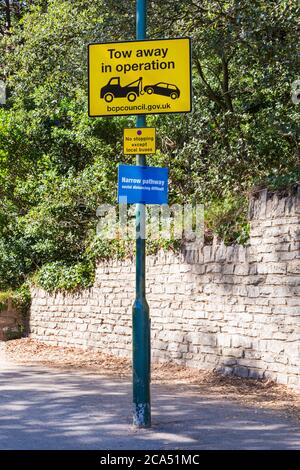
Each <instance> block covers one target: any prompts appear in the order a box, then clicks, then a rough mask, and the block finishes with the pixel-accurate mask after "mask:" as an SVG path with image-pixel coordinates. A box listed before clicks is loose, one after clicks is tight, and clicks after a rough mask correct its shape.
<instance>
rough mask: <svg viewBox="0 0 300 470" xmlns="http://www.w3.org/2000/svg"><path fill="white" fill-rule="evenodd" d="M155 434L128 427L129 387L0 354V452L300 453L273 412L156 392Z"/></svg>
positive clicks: (287, 425) (286, 424) (176, 389)
mask: <svg viewBox="0 0 300 470" xmlns="http://www.w3.org/2000/svg"><path fill="white" fill-rule="evenodd" d="M152 420H153V425H152V428H151V429H146V430H140V429H139V430H136V429H134V428H133V427H132V425H131V383H130V380H128V379H120V378H114V377H108V376H101V375H97V374H93V373H91V372H87V371H84V370H61V369H55V368H53V369H52V368H49V367H47V368H46V367H43V366H29V365H26V366H23V365H15V364H10V363H8V362H7V361H6V360H5V359H4V357H3V356H1V354H0V449H6V450H25V449H26V450H37V449H39V450H49V449H51V450H52V449H65V450H74V449H86V450H93V449H96V450H122V449H124V450H135V449H141V450H151V449H154V450H204V449H206V450H209V449H214V450H215V449H219V450H221V449H232V450H237V449H300V423H299V422H297V421H296V420H293V419H289V418H287V417H285V416H284V415H282V413H279V412H276V411H273V410H261V409H255V408H253V407H247V406H243V405H241V404H238V403H237V402H233V401H230V400H226V399H218V398H217V397H216V396H215V395H214V396H203V395H201V394H200V392H199V389H198V388H197V386H192V385H191V386H188V385H181V384H178V385H176V384H175V385H173V384H172V385H157V384H155V385H152Z"/></svg>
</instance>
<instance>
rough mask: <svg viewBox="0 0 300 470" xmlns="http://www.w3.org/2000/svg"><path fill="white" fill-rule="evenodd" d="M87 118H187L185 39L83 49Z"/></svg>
mask: <svg viewBox="0 0 300 470" xmlns="http://www.w3.org/2000/svg"><path fill="white" fill-rule="evenodd" d="M88 58H89V67H88V68H89V116H95V117H96V116H116V115H117V116H120V115H128V114H159V113H187V112H190V111H191V109H192V86H191V40H190V38H178V39H159V40H157V39H150V40H145V41H128V42H112V43H101V44H89V55H88Z"/></svg>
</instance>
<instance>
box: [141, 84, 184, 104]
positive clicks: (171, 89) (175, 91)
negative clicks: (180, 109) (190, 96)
mask: <svg viewBox="0 0 300 470" xmlns="http://www.w3.org/2000/svg"><path fill="white" fill-rule="evenodd" d="M144 91H145V93H148V95H152V93H155V94H156V95H163V96H170V98H172V100H176V99H177V98H179V96H180V90H179V88H178V87H177V86H176V85H172V84H171V83H164V82H159V83H156V84H155V85H146V86H145V88H144Z"/></svg>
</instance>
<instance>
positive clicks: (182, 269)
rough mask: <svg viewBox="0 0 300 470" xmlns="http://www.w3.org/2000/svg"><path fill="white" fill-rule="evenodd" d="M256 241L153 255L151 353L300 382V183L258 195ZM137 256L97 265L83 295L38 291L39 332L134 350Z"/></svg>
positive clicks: (253, 214)
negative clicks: (293, 187) (290, 189)
mask: <svg viewBox="0 0 300 470" xmlns="http://www.w3.org/2000/svg"><path fill="white" fill-rule="evenodd" d="M249 217H250V220H251V236H250V240H249V244H248V245H247V246H246V247H243V246H227V247H226V246H224V244H217V243H214V244H213V245H212V246H204V247H202V248H201V249H200V250H199V249H198V250H197V251H186V252H184V253H182V254H180V255H177V254H172V253H168V254H165V253H159V255H157V256H151V257H148V260H147V299H148V302H149V305H150V313H151V322H152V355H153V360H154V361H170V360H171V361H175V362H177V363H180V364H186V365H188V366H191V367H196V368H199V369H204V368H205V369H217V370H220V371H223V372H225V373H228V374H229V373H233V374H236V375H239V376H242V377H268V378H272V379H275V380H277V381H278V382H280V383H284V384H288V385H289V386H291V387H294V388H299V389H300V225H299V220H300V191H299V188H298V191H296V192H294V193H293V194H289V195H286V194H276V193H275V194H272V193H267V192H266V191H261V192H260V193H258V194H256V195H255V196H253V198H252V199H251V201H250V207H249ZM133 299H134V266H133V263H132V261H131V260H126V261H123V262H116V261H115V262H111V263H100V264H99V265H98V267H97V274H96V281H95V285H94V287H93V288H91V289H89V290H85V291H83V292H81V293H80V294H76V295H63V294H61V293H58V294H56V295H49V294H47V293H46V292H44V291H42V290H39V289H36V290H33V301H32V308H31V335H32V337H34V338H36V339H38V340H41V341H46V342H48V343H50V344H56V345H76V346H81V347H90V348H95V349H98V350H100V351H103V352H107V353H112V354H115V355H119V356H130V355H131V306H132V303H133Z"/></svg>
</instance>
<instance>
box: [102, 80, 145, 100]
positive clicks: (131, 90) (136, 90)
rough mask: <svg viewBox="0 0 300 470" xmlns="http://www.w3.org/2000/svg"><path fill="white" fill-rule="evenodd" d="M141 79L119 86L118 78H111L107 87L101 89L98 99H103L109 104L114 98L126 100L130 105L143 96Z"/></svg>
mask: <svg viewBox="0 0 300 470" xmlns="http://www.w3.org/2000/svg"><path fill="white" fill-rule="evenodd" d="M142 81H143V79H142V78H139V79H138V80H134V82H131V83H128V85H125V86H121V84H120V77H112V78H111V79H110V80H109V82H108V83H107V85H105V86H104V87H102V88H101V92H100V98H104V100H105V101H106V102H107V103H111V102H112V100H113V99H114V98H127V99H128V101H130V102H131V103H132V102H133V101H135V100H136V99H137V97H138V96H140V95H141V94H143V91H142Z"/></svg>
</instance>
